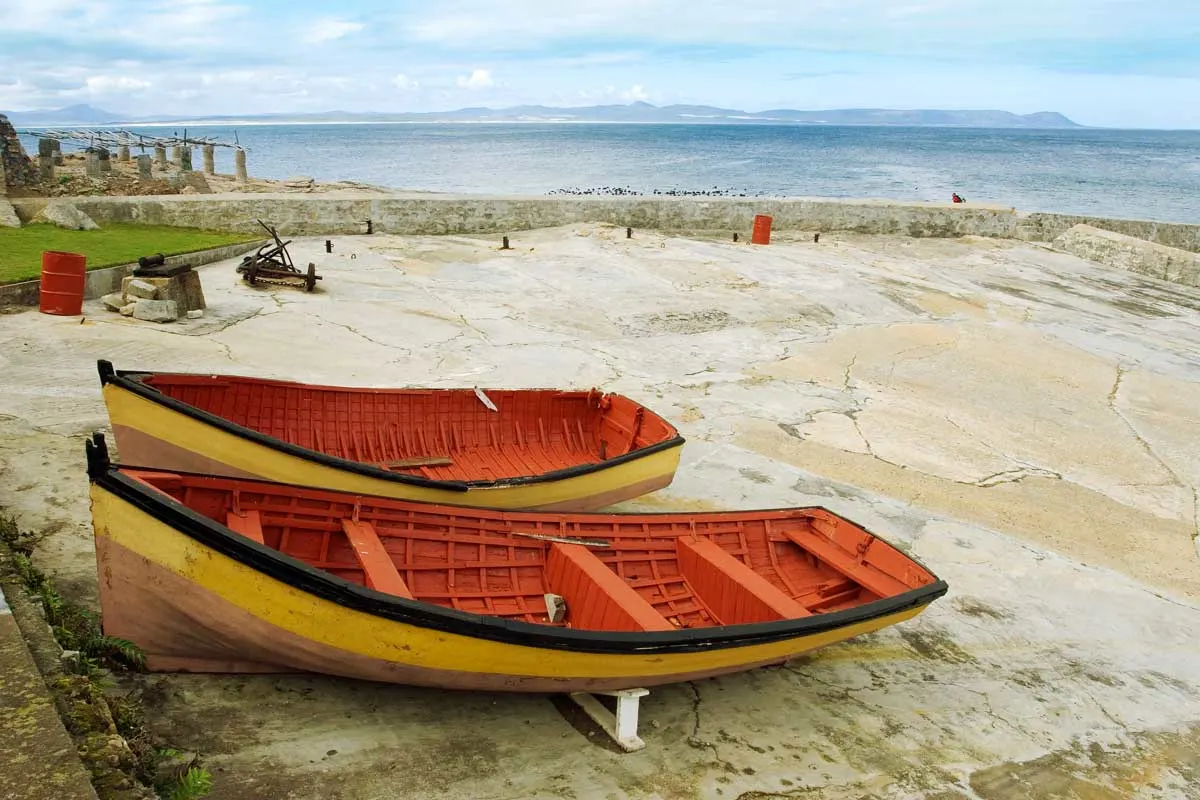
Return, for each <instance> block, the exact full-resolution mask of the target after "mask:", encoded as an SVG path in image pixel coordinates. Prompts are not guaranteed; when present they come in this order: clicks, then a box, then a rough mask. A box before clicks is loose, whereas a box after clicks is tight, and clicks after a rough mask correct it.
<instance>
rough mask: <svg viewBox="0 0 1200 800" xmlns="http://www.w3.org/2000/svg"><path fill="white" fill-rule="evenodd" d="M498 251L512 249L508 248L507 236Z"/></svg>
mask: <svg viewBox="0 0 1200 800" xmlns="http://www.w3.org/2000/svg"><path fill="white" fill-rule="evenodd" d="M500 249H501V250H512V248H511V247H509V246H508V237H507V236H505V237H504V244H502V245H500Z"/></svg>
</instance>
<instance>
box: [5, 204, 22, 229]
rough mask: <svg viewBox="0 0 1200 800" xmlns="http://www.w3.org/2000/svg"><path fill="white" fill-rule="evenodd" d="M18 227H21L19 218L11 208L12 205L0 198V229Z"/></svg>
mask: <svg viewBox="0 0 1200 800" xmlns="http://www.w3.org/2000/svg"><path fill="white" fill-rule="evenodd" d="M19 227H21V218H20V217H18V216H17V212H16V209H14V208H13V207H12V203H10V202H8V201H7V200H5V199H4V198H3V197H0V228H19Z"/></svg>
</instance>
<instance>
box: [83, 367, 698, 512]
mask: <svg viewBox="0 0 1200 800" xmlns="http://www.w3.org/2000/svg"><path fill="white" fill-rule="evenodd" d="M97 370H98V371H99V373H100V385H101V386H104V385H106V384H109V383H111V384H113V385H115V386H119V387H121V388H122V389H125V390H126V391H130V392H133V393H134V394H136V395H138V396H139V397H143V398H145V399H147V400H150V401H151V402H154V403H157V404H159V405H161V406H166V407H167V408H169V409H171V410H172V411H176V412H178V413H180V414H184V415H186V416H189V417H191V418H193V419H197V420H200V421H201V422H204V423H205V424H208V425H212V426H214V427H216V428H219V429H221V430H223V431H226V432H227V433H232V434H234V435H236V436H240V437H241V438H243V439H249V440H250V441H252V442H254V443H256V444H261V445H264V446H266V447H270V448H271V449H272V450H278V451H279V452H281V453H287V454H288V455H290V456H295V457H296V458H303V459H305V460H306V461H312V462H315V463H317V464H321V465H322V466H326V467H333V468H334V469H341V470H346V471H347V472H354V473H357V474H359V475H366V476H368V477H371V478H376V479H378V480H384V481H391V482H393V483H405V484H408V485H410V486H421V487H424V488H429V489H442V490H445V491H449V492H466V491H469V490H471V489H486V488H497V489H500V488H504V487H506V486H526V485H530V484H536V483H549V482H551V481H559V480H564V479H566V478H575V477H578V476H580V475H588V474H590V473H593V472H601V471H603V470H605V469H608V468H609V467H615V466H618V465H620V464H625V463H628V462H630V461H636V460H637V459H639V458H644V457H646V456H650V455H653V454H654V453H659V452H662V451H663V450H670V449H672V448H675V447H682V446H683V444H684V441H685V440H684V438H683V437H682V436H680V435H679V433H678V432H676V434H675V437H674V438H673V439H667V440H665V441H662V442H656V443H654V444H651V445H646V446H645V447H641V448H638V449H637V450H633V451H631V452H628V453H625V454H623V455H619V456H614V457H613V458H610V459H607V460H605V461H600V462H598V463H595V464H580V465H578V466H574V467H565V468H563V469H558V470H554V471H552V472H544V473H542V474H541V475H520V476H514V477H510V478H501V479H499V480H494V481H482V480H480V481H439V480H432V479H430V478H422V477H420V476H418V475H401V474H396V473H394V472H388V471H387V470H383V469H380V468H379V467H372V466H370V465H369V464H364V463H362V462H361V461H351V460H349V459H346V458H339V457H338V456H331V455H328V454H326V453H319V452H317V451H316V450H310V449H308V448H306V447H300V446H298V445H294V444H291V443H289V442H285V441H283V440H281V439H276V438H275V437H273V436H267V435H266V434H264V433H260V432H259V431H256V430H253V429H252V428H247V427H244V426H242V425H238V424H237V423H235V422H231V421H229V420H227V419H225V418H224V417H220V416H217V415H216V414H212V413H210V412H208V411H204V410H203V409H200V408H196V407H195V406H193V405H189V404H188V403H183V402H180V401H179V400H176V399H174V398H173V397H168V396H167V395H165V394H163V393H162V392H159V391H157V390H155V389H152V388H150V387H149V386H146V385H145V384H144V383H142V382H141V381H140V380H139V379H138V376H146V375H154V374H157V373H153V372H141V371H136V370H114V369H113V366H112V363H111V362H109V361H104V360H101V361H98V362H97ZM162 374H168V373H162ZM170 374H186V373H170ZM279 383H287V381H279ZM302 385H303V384H297V386H302ZM626 399H629V398H626ZM631 402H636V401H631ZM638 405H639V406H640V407H641V408H646V407H645V406H643V405H641V404H640V403H638ZM646 410H647V411H650V409H646ZM650 413H651V414H654V412H653V411H650ZM655 416H656V417H659V419H662V417H661V416H659V415H658V414H655ZM663 422H664V423H666V424H667V426H668V427H670V428H671V429H672V430H674V429H675V426H673V425H671V423H669V422H667V421H666V420H663Z"/></svg>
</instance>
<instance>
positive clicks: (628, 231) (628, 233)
mask: <svg viewBox="0 0 1200 800" xmlns="http://www.w3.org/2000/svg"><path fill="white" fill-rule="evenodd" d="M625 238H626V239H632V238H633V228H626V229H625Z"/></svg>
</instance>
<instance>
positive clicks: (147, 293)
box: [121, 278, 158, 300]
mask: <svg viewBox="0 0 1200 800" xmlns="http://www.w3.org/2000/svg"><path fill="white" fill-rule="evenodd" d="M121 294H123V295H124V296H125V297H129V298H135V297H136V298H138V299H139V300H153V299H154V298H155V297H156V296H157V295H158V287H157V286H155V285H154V284H153V283H151V282H150V281H148V280H146V279H145V278H125V279H123V280H122V281H121Z"/></svg>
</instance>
